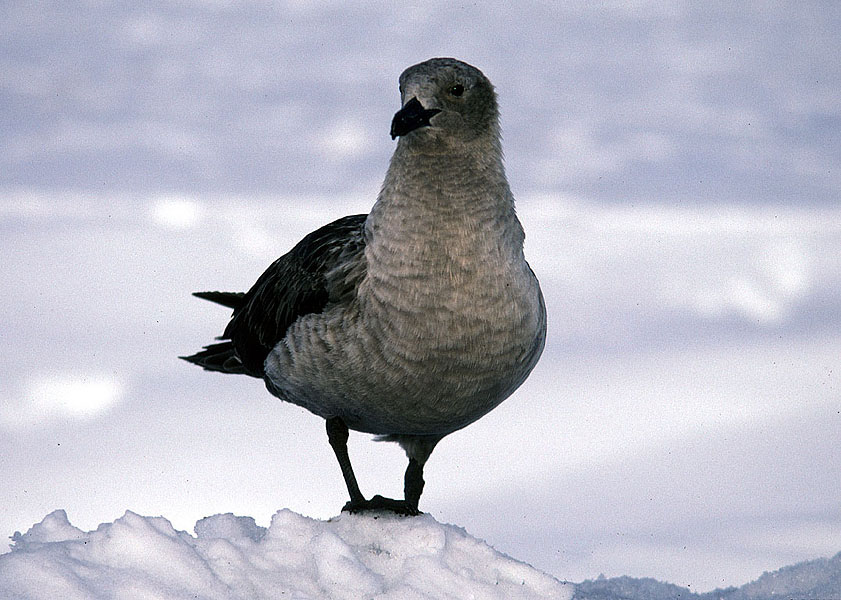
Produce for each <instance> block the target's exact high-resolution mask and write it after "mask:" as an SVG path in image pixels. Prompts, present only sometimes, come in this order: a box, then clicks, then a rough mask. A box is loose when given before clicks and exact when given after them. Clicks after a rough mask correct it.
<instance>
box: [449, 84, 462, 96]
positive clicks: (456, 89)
mask: <svg viewBox="0 0 841 600" xmlns="http://www.w3.org/2000/svg"><path fill="white" fill-rule="evenodd" d="M463 93H464V86H463V85H461V84H460V83H457V84H455V85H454V86H453V87H451V88H450V94H452V95H453V96H461V95H462V94H463Z"/></svg>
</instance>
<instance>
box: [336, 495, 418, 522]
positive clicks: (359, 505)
mask: <svg viewBox="0 0 841 600" xmlns="http://www.w3.org/2000/svg"><path fill="white" fill-rule="evenodd" d="M371 510H387V511H390V512H393V513H395V514H398V515H406V516H409V517H414V516H416V515H419V514H421V511H419V510H418V507H417V505H415V504H411V503H409V502H407V501H406V500H392V499H391V498H383V497H382V496H379V495H377V496H374V497H373V498H371V499H370V500H365V499H364V498H363V499H362V500H351V501H350V502H348V503H347V504H345V506H344V508H343V509H342V512H349V513H361V512H368V511H371Z"/></svg>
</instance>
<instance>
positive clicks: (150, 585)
mask: <svg viewBox="0 0 841 600" xmlns="http://www.w3.org/2000/svg"><path fill="white" fill-rule="evenodd" d="M195 532H196V535H195V536H192V535H190V534H189V533H187V532H184V531H176V530H175V529H173V527H172V525H171V524H170V522H169V521H167V520H166V519H164V518H163V517H142V516H140V515H137V514H134V513H132V512H126V513H125V515H124V516H123V517H121V518H119V519H117V520H116V521H114V522H113V523H105V524H102V525H100V526H99V527H98V528H97V529H96V531H91V532H84V531H82V530H80V529H78V528H76V527H74V526H73V525H71V524H70V522H69V521H68V519H67V514H66V513H65V512H64V511H63V510H57V511H55V512H53V513H51V514H49V515H47V516H46V517H45V518H44V520H43V521H41V522H40V523H38V524H36V525H34V526H33V527H32V528H31V529H30V530H29V531H28V532H26V533H25V534H20V533H15V535H14V536H13V537H12V540H13V542H14V544H13V545H12V551H11V552H10V553H7V554H4V555H2V556H0V597H2V598H4V599H10V600H12V599H14V600H23V599H27V600H29V599H33V600H34V599H38V598H44V599H49V600H54V599H55V598H62V599H66V600H73V599H77V598H78V599H84V600H90V599H100V598H120V599H135V598H143V599H144V600H153V599H162V600H163V599H166V600H178V599H182V598H183V599H188V598H189V599H190V600H196V599H201V600H210V599H216V598H219V599H226V600H228V599H238V598H243V599H246V598H247V599H248V600H259V599H261V598H271V599H273V600H274V599H277V598H290V599H299V600H303V599H306V598H319V599H320V598H326V599H332V598H336V599H338V598H341V599H348V600H350V599H353V600H360V599H374V598H376V599H380V600H385V599H394V600H398V599H399V600H414V599H431V598H452V599H458V600H465V599H468V598H470V599H476V600H479V599H488V600H491V599H495V598H505V599H517V598H522V599H526V598H529V599H531V598H535V599H536V598H552V599H553V600H558V599H568V598H570V597H571V595H572V592H573V589H572V588H573V586H572V585H571V584H563V583H561V582H559V581H557V580H556V579H554V578H552V577H550V576H549V575H546V574H544V573H541V572H540V571H537V570H536V569H534V568H532V567H531V566H529V565H527V564H525V563H521V562H519V561H516V560H514V559H512V558H510V557H508V556H505V555H503V554H501V553H499V552H497V551H496V550H494V549H493V548H491V547H490V546H488V545H487V544H486V543H485V542H483V541H481V540H477V539H475V538H473V537H471V536H470V535H468V534H467V532H466V531H464V530H463V529H461V528H458V527H455V526H453V525H443V524H441V523H438V522H437V521H435V519H433V518H432V517H431V516H429V515H422V516H420V517H414V518H405V517H397V516H392V515H364V516H360V515H348V514H342V515H341V516H339V517H336V518H334V519H331V520H329V521H318V520H314V519H310V518H307V517H303V516H301V515H298V514H296V513H294V512H292V511H289V510H281V511H279V512H278V513H276V514H275V515H274V517H273V518H272V522H271V525H270V526H269V527H268V528H265V527H260V526H258V525H257V524H256V523H255V522H254V519H252V518H251V517H237V516H234V515H232V514H225V515H216V516H212V517H207V518H204V519H202V520H200V521H199V522H198V523H196V526H195Z"/></svg>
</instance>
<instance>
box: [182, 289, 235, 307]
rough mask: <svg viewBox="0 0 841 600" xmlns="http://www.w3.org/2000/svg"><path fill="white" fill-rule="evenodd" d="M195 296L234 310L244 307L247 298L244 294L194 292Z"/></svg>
mask: <svg viewBox="0 0 841 600" xmlns="http://www.w3.org/2000/svg"><path fill="white" fill-rule="evenodd" d="M193 296H195V297H196V298H201V299H202V300H210V301H211V302H215V303H216V304H221V305H222V306H227V307H228V308H233V309H234V310H236V309H237V308H239V307H240V306H242V302H243V299H244V298H245V294H244V293H242V292H193Z"/></svg>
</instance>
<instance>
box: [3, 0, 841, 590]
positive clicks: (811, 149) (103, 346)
mask: <svg viewBox="0 0 841 600" xmlns="http://www.w3.org/2000/svg"><path fill="white" fill-rule="evenodd" d="M0 14H2V18H0V46H1V47H2V53H0V107H2V109H0V127H2V136H0V256H2V258H0V281H2V285H0V479H2V481H3V482H4V484H3V485H2V486H0V507H2V511H0V535H11V534H12V533H13V532H14V531H15V530H22V531H25V530H26V529H27V528H28V527H29V526H31V525H32V524H33V523H35V522H38V521H40V520H41V519H42V518H43V517H44V516H45V515H46V514H47V513H48V512H50V511H52V510H53V509H56V508H64V509H66V510H67V512H68V514H69V517H70V520H71V522H72V523H73V524H74V525H76V526H78V527H81V528H82V529H93V528H95V527H96V526H97V524H98V523H100V522H105V521H113V520H114V519H115V518H117V517H119V516H120V515H121V514H122V513H123V512H124V511H125V510H126V509H130V510H132V511H135V512H138V513H140V514H144V515H163V516H165V517H167V518H168V519H170V520H171V521H172V522H173V524H174V525H175V526H176V527H177V528H180V529H184V530H192V527H193V524H194V523H195V521H196V520H198V519H200V518H202V517H204V516H207V515H211V514H215V513H221V512H235V513H237V514H240V515H250V516H253V517H255V518H256V519H257V522H258V523H259V524H261V525H267V524H268V521H269V518H270V516H271V515H272V514H273V512H274V511H276V510H278V509H280V508H282V507H288V508H291V509H292V510H295V511H297V512H300V513H303V514H305V515H309V516H312V517H317V518H329V517H331V516H333V515H336V514H337V513H338V512H339V509H340V508H341V506H342V504H343V503H344V501H345V495H346V492H345V489H344V485H343V483H342V479H341V475H340V472H339V470H338V466H337V465H336V464H335V461H334V458H333V455H332V452H331V450H330V447H329V445H328V444H327V440H326V435H325V434H324V424H323V421H322V420H321V419H318V418H316V417H314V416H312V415H310V414H309V413H307V412H305V411H303V410H302V409H299V408H297V407H294V406H291V405H282V404H281V403H280V402H279V401H277V400H275V399H274V398H272V397H271V396H270V395H269V394H268V393H267V392H266V391H265V390H264V388H263V386H262V384H261V383H260V382H259V381H257V380H254V379H249V378H244V377H229V376H224V375H218V374H212V373H204V372H202V371H201V370H199V369H197V368H195V367H193V366H191V365H188V364H186V363H184V362H182V361H179V360H178V359H177V358H176V356H178V355H183V354H189V353H192V352H194V351H196V350H198V349H199V348H200V347H201V346H202V345H204V344H207V343H210V342H212V340H213V337H214V336H216V335H219V334H220V333H221V332H222V330H223V329H224V326H225V324H226V322H227V318H228V312H227V311H226V310H225V309H223V308H221V307H218V306H214V305H211V304H209V303H206V302H202V301H200V300H197V299H194V298H192V297H190V292H192V291H194V290H206V289H223V290H245V289H247V288H248V287H249V286H250V285H251V283H252V282H253V281H254V280H255V279H256V277H257V276H258V275H259V274H260V273H261V272H262V271H263V269H264V268H265V267H266V266H268V264H269V263H270V262H271V261H273V260H274V259H275V258H276V257H277V256H279V255H280V254H282V253H284V252H286V251H287V250H288V249H289V248H290V247H291V246H292V245H293V244H294V243H295V242H296V241H297V240H298V239H300V237H302V236H303V235H305V234H306V233H308V232H309V231H311V230H312V229H314V228H316V227H317V226H319V225H321V224H324V223H326V222H328V221H330V220H333V219H335V218H338V217H340V216H343V215H346V214H352V213H357V212H367V211H368V209H369V208H370V206H371V205H372V204H373V202H374V200H375V198H376V195H377V192H378V189H379V185H380V183H381V180H382V177H383V175H384V173H385V170H386V168H387V164H388V159H389V156H390V154H391V152H392V150H393V147H394V142H392V141H391V139H390V138H389V135H388V131H389V124H390V121H391V117H392V115H393V113H394V112H395V111H396V110H397V109H398V104H399V97H398V92H397V77H398V76H399V74H400V72H401V71H402V70H403V69H404V68H406V67H408V66H410V65H412V64H415V63H417V62H420V61H422V60H425V59H427V58H430V57H433V56H453V57H456V58H460V59H462V60H465V61H467V62H469V63H471V64H474V65H476V66H477V67H479V68H480V69H482V70H483V71H484V72H485V74H486V75H488V77H489V78H490V79H491V81H493V82H494V84H495V85H496V88H497V92H498V94H499V98H500V104H501V112H502V127H503V136H504V148H505V153H506V166H507V172H508V177H509V180H510V182H511V187H512V189H513V191H514V194H515V196H516V197H517V199H518V212H519V214H520V217H521V220H522V221H523V224H524V226H525V229H526V233H527V241H526V253H527V257H528V258H529V261H530V263H531V265H532V267H533V268H534V270H535V271H536V272H537V274H538V276H539V277H540V280H541V283H542V286H543V289H544V294H545V296H546V301H547V306H548V310H549V338H548V342H547V346H546V351H545V354H544V356H543V359H542V361H541V362H540V364H539V365H538V366H537V368H536V370H535V371H534V373H533V375H532V376H531V378H530V379H529V380H528V381H527V382H526V383H525V384H524V385H523V387H522V388H520V390H518V392H517V393H516V394H515V395H514V396H512V397H511V398H510V399H509V400H508V401H506V402H505V403H503V404H502V405H501V406H500V407H499V408H498V409H496V410H495V411H493V412H492V413H490V414H489V415H488V416H487V417H485V418H484V419H482V420H481V421H479V422H477V423H475V424H474V425H472V426H470V427H468V428H466V429H464V430H462V431H460V432H457V433H455V434H453V435H451V436H449V437H448V438H446V439H445V440H444V441H443V442H442V443H441V444H440V445H439V446H438V448H437V449H436V451H435V453H434V454H433V456H432V458H431V460H430V462H429V464H428V468H427V472H426V479H427V486H426V490H425V493H424V497H423V500H422V508H423V509H424V510H426V511H428V512H430V513H432V515H433V516H434V517H435V518H437V519H438V520H440V521H444V522H451V523H456V524H458V525H461V526H463V527H465V528H466V529H467V530H468V531H469V532H470V533H471V534H473V535H476V536H478V537H480V538H483V539H486V540H488V541H489V542H490V543H491V544H493V545H494V546H495V547H496V548H497V549H499V550H501V551H503V552H506V553H508V554H511V555H512V556H514V557H516V558H519V559H521V560H524V561H527V562H529V563H531V564H533V565H535V566H537V567H538V568H541V569H543V570H546V571H548V572H550V573H552V574H553V575H555V576H556V577H558V578H560V579H568V580H572V581H580V580H582V579H585V578H595V577H596V576H598V575H599V574H600V573H603V574H605V575H607V576H614V575H622V574H627V575H634V576H649V577H656V578H658V579H661V580H667V581H671V582H673V583H676V584H679V585H687V586H690V589H692V590H693V591H706V590H710V589H712V588H714V587H724V586H728V585H740V584H742V583H745V582H747V581H749V580H752V579H755V578H756V577H757V576H759V575H760V574H761V573H762V572H763V571H766V570H773V569H776V568H779V567H781V566H783V565H785V564H790V563H793V562H797V561H802V560H807V559H811V558H815V557H819V556H828V555H832V554H835V553H836V552H838V551H839V550H841V503H839V498H841V481H839V477H838V473H839V470H841V402H839V401H840V400H841V384H839V378H841V368H839V367H840V366H841V365H839V357H840V356H841V331H839V327H838V324H839V322H841V258H839V248H841V204H839V189H841V185H840V184H841V163H839V159H841V143H839V134H841V62H839V61H838V58H837V57H838V56H841V5H838V4H836V3H833V2H796V3H795V2H770V3H764V2H748V3H738V4H734V3H730V2H716V1H712V2H706V3H703V4H700V3H690V2H648V1H645V0H639V1H635V2H618V1H617V2H612V1H602V2H588V3H583V4H581V5H580V6H566V7H564V6H562V5H560V4H557V5H556V4H555V3H542V2H535V3H523V4H519V5H517V8H516V9H511V8H509V7H508V4H506V3H502V2H488V3H481V4H478V3H458V2H449V1H448V2H443V1H429V2H425V3H423V5H422V6H418V5H412V4H403V3H395V2H364V3H357V4H355V5H353V7H348V6H347V5H346V3H340V2H306V1H303V2H226V1H224V0H218V1H215V0H193V1H189V0H184V1H174V2H155V1H153V2H144V3H141V4H137V3H134V2H94V1H91V2H81V1H78V0H73V1H70V2H57V1H51V0H47V1H45V2H39V3H26V2H6V3H3V4H2V6H0ZM351 456H352V459H353V460H354V465H355V468H356V469H357V474H358V476H359V479H360V485H361V486H362V489H363V492H364V493H366V494H368V495H370V494H373V493H384V494H392V495H399V494H400V493H401V491H402V472H403V469H404V467H405V458H404V457H403V455H402V452H401V450H400V449H399V448H398V447H397V446H395V445H393V444H375V443H373V442H371V441H370V437H369V436H366V435H362V434H355V435H352V437H351ZM0 551H2V549H0Z"/></svg>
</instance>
